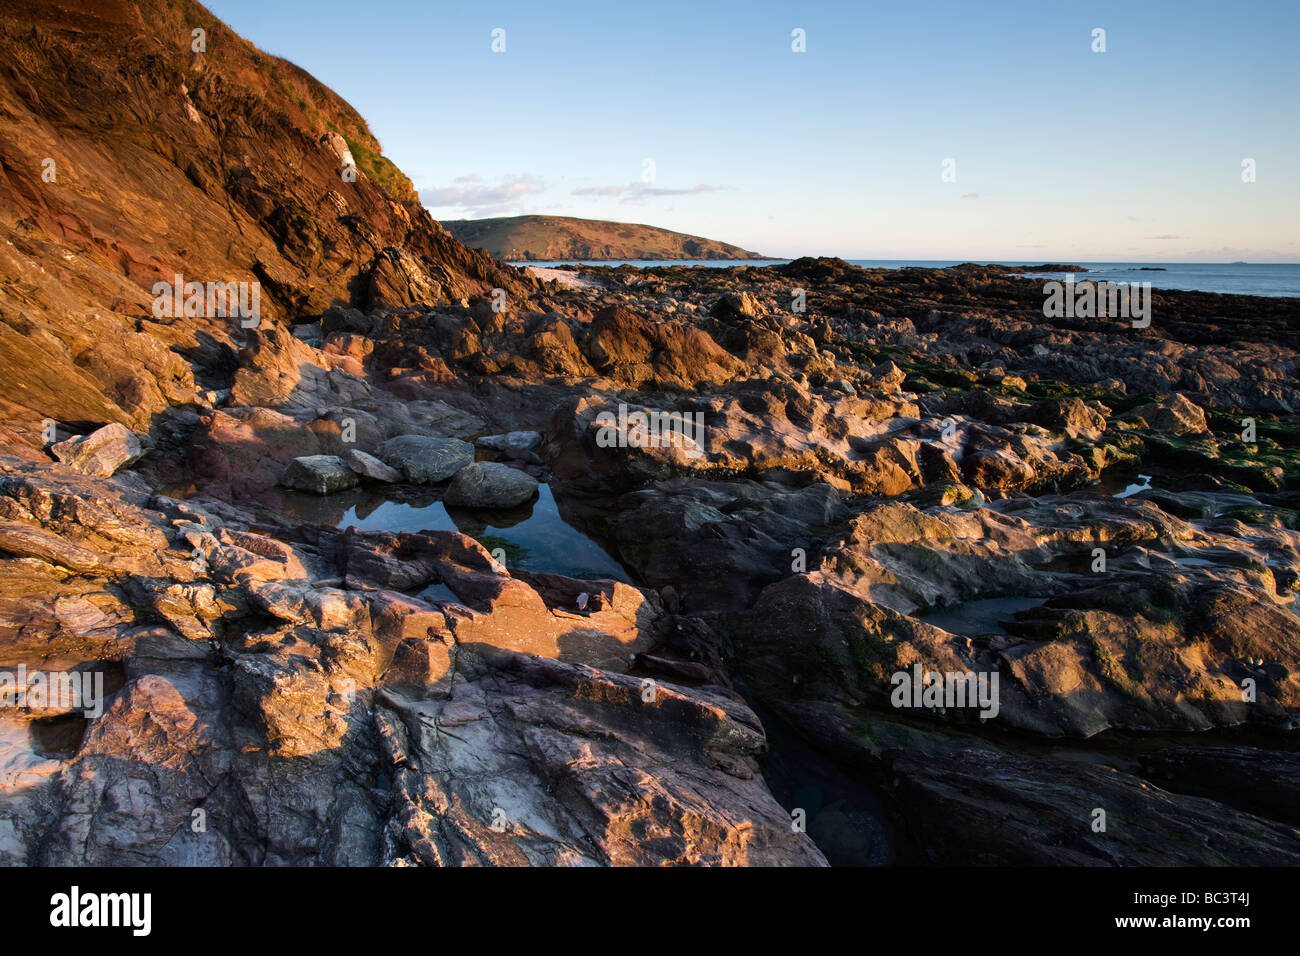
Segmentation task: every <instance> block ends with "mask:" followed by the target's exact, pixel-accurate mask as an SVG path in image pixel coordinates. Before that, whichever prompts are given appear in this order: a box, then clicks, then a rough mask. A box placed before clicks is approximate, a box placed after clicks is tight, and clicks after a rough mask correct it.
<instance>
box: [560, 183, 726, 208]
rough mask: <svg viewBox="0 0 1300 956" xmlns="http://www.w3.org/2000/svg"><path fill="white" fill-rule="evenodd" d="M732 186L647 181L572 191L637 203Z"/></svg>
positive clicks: (716, 190) (584, 194) (711, 191)
mask: <svg viewBox="0 0 1300 956" xmlns="http://www.w3.org/2000/svg"><path fill="white" fill-rule="evenodd" d="M733 188H735V187H733V186H712V185H709V184H708V183H700V184H699V185H697V186H690V187H688V188H686V189H665V188H663V187H660V186H651V185H649V184H648V183H640V182H638V183H628V184H627V185H626V186H582V187H579V188H578V189H575V190H574V191H573V195H575V196H608V197H610V198H616V199H618V201H619V202H621V203H638V202H645V201H646V200H647V199H657V198H659V197H660V196H695V195H698V194H699V193H715V192H721V191H722V190H724V189H733Z"/></svg>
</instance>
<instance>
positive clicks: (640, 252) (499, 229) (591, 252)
mask: <svg viewBox="0 0 1300 956" xmlns="http://www.w3.org/2000/svg"><path fill="white" fill-rule="evenodd" d="M444 225H446V227H447V230H448V231H449V232H450V233H451V234H452V235H453V236H455V237H456V238H457V239H459V240H460V241H461V242H463V243H465V245H467V246H472V247H473V248H475V249H485V250H486V251H487V252H488V253H489V254H490V255H493V256H496V257H497V258H498V259H504V260H508V261H521V260H533V261H539V262H546V261H554V260H557V259H649V260H655V259H762V258H763V256H761V255H760V254H759V253H757V252H749V251H747V250H745V249H742V248H740V247H739V246H733V245H730V244H729V243H726V242H718V241H717V240H715V239H704V238H702V237H700V236H688V235H685V234H684V233H680V232H672V231H671V230H668V229H659V228H657V227H655V226H644V225H640V224H638V223H631V222H605V221H603V220H599V219H575V218H574V217H572V216H505V217H502V218H498V219H449V220H447V221H446V222H445V223H444Z"/></svg>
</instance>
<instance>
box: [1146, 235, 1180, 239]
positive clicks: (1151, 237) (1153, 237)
mask: <svg viewBox="0 0 1300 956" xmlns="http://www.w3.org/2000/svg"><path fill="white" fill-rule="evenodd" d="M1147 238H1148V239H1177V238H1179V237H1178V236H1147Z"/></svg>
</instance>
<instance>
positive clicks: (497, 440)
mask: <svg viewBox="0 0 1300 956" xmlns="http://www.w3.org/2000/svg"><path fill="white" fill-rule="evenodd" d="M474 444H475V446H476V447H478V448H487V449H489V450H491V451H496V452H500V453H501V454H502V455H505V456H506V457H507V458H512V459H514V460H516V461H528V462H533V463H537V462H539V461H540V459H539V458H538V457H537V448H538V447H539V446H540V445H541V444H542V433H541V432H507V433H506V434H504V435H484V436H482V437H481V438H478V439H475V441H474Z"/></svg>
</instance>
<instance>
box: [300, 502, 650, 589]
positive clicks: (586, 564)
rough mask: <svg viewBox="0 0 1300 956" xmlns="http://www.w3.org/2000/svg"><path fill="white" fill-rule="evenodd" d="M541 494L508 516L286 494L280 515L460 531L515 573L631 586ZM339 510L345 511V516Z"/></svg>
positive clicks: (360, 525) (373, 527) (437, 505)
mask: <svg viewBox="0 0 1300 956" xmlns="http://www.w3.org/2000/svg"><path fill="white" fill-rule="evenodd" d="M537 492H538V494H537V500H536V501H534V502H532V503H531V504H527V505H524V506H522V507H520V508H511V509H509V510H505V511H471V510H466V509H461V508H452V509H450V510H448V509H447V508H446V507H445V506H444V505H443V503H442V502H441V501H437V500H434V498H433V496H431V495H427V494H424V495H417V496H411V497H405V498H400V499H399V498H395V497H394V498H389V497H384V496H381V495H373V494H367V493H365V492H352V493H344V494H338V495H331V496H329V497H328V498H317V497H315V496H312V495H303V494H293V493H285V494H283V495H281V498H280V502H279V507H278V508H277V510H279V511H280V512H282V513H283V514H285V515H288V516H289V517H292V518H295V519H297V520H300V521H311V522H314V523H316V524H331V525H334V526H335V527H338V528H349V527H352V528H357V529H358V530H360V531H391V532H400V531H459V532H461V533H462V534H467V535H469V536H470V537H471V538H473V539H474V540H476V541H478V542H479V543H480V544H482V545H483V546H484V547H485V548H487V549H488V550H489V551H493V550H495V549H497V548H501V549H502V550H504V551H505V554H506V560H505V563H506V566H507V567H510V568H517V569H519V570H523V571H538V572H545V573H548V574H564V575H567V576H569V577H573V578H588V579H592V578H613V579H615V580H616V581H622V582H624V583H628V584H630V583H632V582H631V579H630V578H629V576H628V573H627V571H626V570H625V569H624V568H623V566H622V565H621V564H619V562H618V561H617V560H616V559H615V558H614V557H613V556H612V555H611V554H610V553H609V552H608V551H606V550H605V549H604V548H602V547H601V546H600V545H599V544H598V543H597V542H596V541H595V540H594V539H592V538H591V537H590V536H588V535H587V534H585V533H583V532H582V531H579V530H578V529H577V528H576V527H574V526H573V525H571V524H570V523H569V522H567V521H565V520H564V518H562V517H561V516H560V510H559V507H558V506H557V505H556V502H555V497H554V495H552V494H551V489H550V487H549V486H547V485H546V484H542V485H539V486H538V489H537ZM340 508H346V510H344V511H343V512H342V514H341V515H340V514H339V511H340ZM430 596H431V597H432V596H434V595H430Z"/></svg>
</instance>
